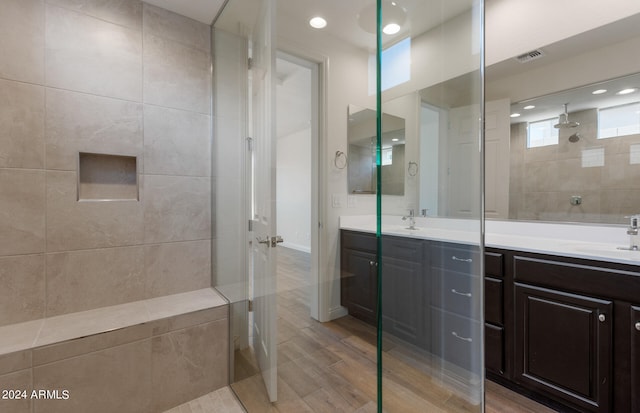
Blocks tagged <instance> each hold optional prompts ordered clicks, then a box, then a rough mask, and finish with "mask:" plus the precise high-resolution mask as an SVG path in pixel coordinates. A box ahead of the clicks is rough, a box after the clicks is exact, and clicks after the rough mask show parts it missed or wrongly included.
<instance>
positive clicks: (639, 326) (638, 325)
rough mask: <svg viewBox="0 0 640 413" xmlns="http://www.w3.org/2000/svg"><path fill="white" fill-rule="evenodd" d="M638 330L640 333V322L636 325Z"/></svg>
mask: <svg viewBox="0 0 640 413" xmlns="http://www.w3.org/2000/svg"><path fill="white" fill-rule="evenodd" d="M636 330H638V331H640V321H638V322H637V323H636Z"/></svg>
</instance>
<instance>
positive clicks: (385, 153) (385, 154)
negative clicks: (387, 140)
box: [380, 147, 393, 165]
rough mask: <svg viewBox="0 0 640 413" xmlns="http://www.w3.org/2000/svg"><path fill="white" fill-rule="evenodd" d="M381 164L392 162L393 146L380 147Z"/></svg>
mask: <svg viewBox="0 0 640 413" xmlns="http://www.w3.org/2000/svg"><path fill="white" fill-rule="evenodd" d="M380 155H381V156H382V165H391V164H393V147H389V148H382V153H381V154H380Z"/></svg>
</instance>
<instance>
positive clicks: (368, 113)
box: [347, 105, 405, 195]
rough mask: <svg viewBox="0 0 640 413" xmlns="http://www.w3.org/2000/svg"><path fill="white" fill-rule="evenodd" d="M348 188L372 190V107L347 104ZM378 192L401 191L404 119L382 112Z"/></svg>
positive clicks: (373, 190) (403, 166)
mask: <svg viewBox="0 0 640 413" xmlns="http://www.w3.org/2000/svg"><path fill="white" fill-rule="evenodd" d="M348 111H349V114H348V119H349V120H348V122H349V124H348V127H347V141H348V147H349V149H348V154H347V157H348V189H349V193H350V194H375V193H376V151H375V149H376V111H375V110H372V109H366V108H362V107H359V106H356V105H349V107H348ZM381 155H382V177H381V179H382V194H383V195H404V183H405V121H404V119H403V118H401V117H398V116H393V115H390V114H387V113H385V114H383V115H382V154H381Z"/></svg>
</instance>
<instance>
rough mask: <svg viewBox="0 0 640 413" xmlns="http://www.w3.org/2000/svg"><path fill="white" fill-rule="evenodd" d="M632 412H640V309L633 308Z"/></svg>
mask: <svg viewBox="0 0 640 413" xmlns="http://www.w3.org/2000/svg"><path fill="white" fill-rule="evenodd" d="M631 389H632V390H631V411H632V412H640V307H631Z"/></svg>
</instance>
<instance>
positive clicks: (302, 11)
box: [144, 0, 471, 49]
mask: <svg viewBox="0 0 640 413" xmlns="http://www.w3.org/2000/svg"><path fill="white" fill-rule="evenodd" d="M144 1H145V2H147V3H149V4H153V5H155V6H158V7H162V8H164V9H167V10H170V11H173V12H174V13H178V14H181V15H183V16H186V17H190V18H192V19H194V20H197V21H199V22H202V23H206V24H211V23H212V22H213V20H214V18H215V17H216V16H217V15H218V12H219V10H220V9H221V7H222V6H223V4H224V1H225V0H144ZM276 2H277V7H278V9H277V10H278V15H277V20H278V25H282V24H285V23H286V22H289V21H297V22H304V24H305V25H306V24H307V22H308V21H309V19H311V17H314V16H322V17H324V18H325V19H326V20H327V22H328V24H327V27H326V28H324V29H322V30H320V31H319V33H327V34H329V35H332V36H335V37H337V38H339V39H341V40H343V41H344V42H347V43H349V44H352V45H354V46H356V47H360V48H364V49H372V48H375V38H376V37H375V33H371V32H370V31H371V29H370V26H371V23H372V22H375V4H376V3H375V1H374V0H348V1H345V0H322V1H318V0H276ZM393 2H394V3H395V4H396V5H397V6H398V7H399V8H401V9H402V10H404V12H405V13H406V22H405V24H403V25H402V29H401V30H400V32H399V33H397V34H394V35H384V41H386V42H394V41H395V40H396V39H402V38H404V37H406V36H408V35H411V36H414V37H415V36H417V35H418V34H421V33H424V32H426V31H427V30H430V29H433V28H434V27H437V26H438V25H439V24H441V23H442V22H443V21H447V20H449V19H451V18H453V17H455V16H457V15H459V14H461V13H463V12H465V11H466V10H468V9H469V7H470V3H471V2H470V0H447V1H438V2H429V1H424V0H394V1H393ZM257 3H258V2H257V0H229V4H228V6H226V8H225V20H226V21H229V22H246V21H247V20H250V19H251V17H250V16H252V15H255V11H256V7H255V5H256V4H257ZM434 3H436V4H435V5H434ZM390 4H391V0H383V19H384V18H385V16H387V15H390V14H391V12H388V13H386V14H385V12H384V10H387V8H386V7H389V5H390ZM394 9H395V8H394ZM231 14H233V16H230V15H231ZM368 30H369V31H368Z"/></svg>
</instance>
